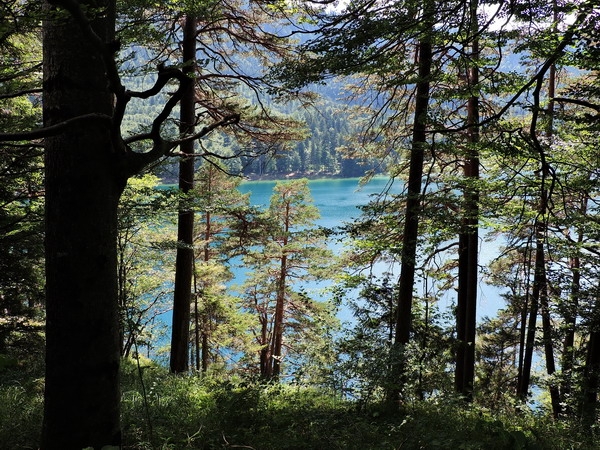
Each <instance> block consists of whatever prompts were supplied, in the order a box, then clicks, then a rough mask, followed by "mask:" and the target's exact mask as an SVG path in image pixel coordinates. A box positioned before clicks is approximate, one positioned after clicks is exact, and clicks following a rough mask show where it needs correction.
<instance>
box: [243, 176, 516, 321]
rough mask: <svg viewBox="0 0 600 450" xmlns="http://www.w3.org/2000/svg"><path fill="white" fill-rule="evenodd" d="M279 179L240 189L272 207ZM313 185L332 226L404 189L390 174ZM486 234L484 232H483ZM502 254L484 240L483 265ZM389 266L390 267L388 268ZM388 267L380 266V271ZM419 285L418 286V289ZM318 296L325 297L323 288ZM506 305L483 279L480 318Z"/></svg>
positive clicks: (324, 220) (344, 314)
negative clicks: (385, 193) (387, 192)
mask: <svg viewBox="0 0 600 450" xmlns="http://www.w3.org/2000/svg"><path fill="white" fill-rule="evenodd" d="M275 183H276V182H275V181H247V182H244V183H242V184H241V186H240V191H241V192H243V193H248V192H249V193H250V202H251V203H252V204H253V205H257V206H265V207H266V206H268V205H269V200H270V197H271V195H272V193H273V187H274V186H275ZM309 187H310V190H311V194H312V197H313V200H314V204H315V206H316V207H317V208H318V209H319V212H320V213H321V218H320V219H319V220H317V221H316V224H317V225H321V226H324V227H328V228H335V227H337V226H340V225H343V223H344V222H351V221H352V220H353V219H354V218H357V217H358V216H359V215H360V210H359V209H358V207H359V206H360V205H365V204H367V203H368V202H369V200H370V199H371V198H372V196H373V195H376V194H379V193H380V192H383V191H384V190H385V189H390V190H391V192H396V193H398V192H400V190H401V186H400V185H399V184H398V183H396V184H394V185H391V186H390V182H389V179H388V178H386V177H375V178H373V179H372V180H371V181H370V182H369V183H367V184H365V185H361V184H360V179H359V178H340V179H321V180H310V181H309ZM482 234H483V233H482ZM330 245H331V248H332V249H334V250H338V249H339V248H340V246H339V244H336V243H335V242H332V243H331V244H330ZM497 254H498V245H497V244H496V243H494V242H485V241H484V240H481V247H480V265H484V264H487V263H488V262H489V261H491V259H492V258H493V257H495V256H496V255H497ZM385 269H387V267H385ZM383 270H384V267H383V266H380V271H383ZM243 273H244V270H243V269H238V270H237V271H236V283H237V282H239V281H240V280H241V279H242V278H243ZM302 287H303V288H305V290H307V291H313V292H315V290H316V289H317V288H319V289H320V288H322V287H323V285H322V284H321V285H315V284H314V283H312V284H311V283H307V285H306V286H302ZM418 289H419V288H418V287H417V290H418ZM318 295H319V296H320V297H322V296H323V293H322V292H321V290H319V293H318ZM451 296H455V292H454V291H452V292H450V293H448V294H447V295H446V296H445V298H442V299H441V306H443V305H450V304H451V303H452V302H453V300H454V298H451ZM503 306H504V301H503V300H502V299H501V297H500V290H499V289H498V288H495V287H493V286H489V285H487V284H486V283H485V282H483V280H482V281H480V284H479V296H478V308H477V311H478V314H477V315H478V317H479V318H480V319H481V318H482V317H483V316H495V315H496V312H497V311H498V309H499V308H501V307H503ZM340 318H341V319H342V320H350V319H351V317H350V314H349V312H348V311H347V310H342V311H340Z"/></svg>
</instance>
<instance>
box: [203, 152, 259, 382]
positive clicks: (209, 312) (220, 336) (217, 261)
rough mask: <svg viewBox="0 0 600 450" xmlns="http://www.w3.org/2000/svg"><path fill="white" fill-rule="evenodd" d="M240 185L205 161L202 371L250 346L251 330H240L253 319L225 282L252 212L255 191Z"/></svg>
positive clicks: (211, 163)
mask: <svg viewBox="0 0 600 450" xmlns="http://www.w3.org/2000/svg"><path fill="white" fill-rule="evenodd" d="M240 183H241V179H240V178H238V177H232V176H230V175H228V174H227V173H226V172H225V171H224V168H223V167H222V166H220V165H218V164H215V163H214V162H211V161H205V163H204V164H203V165H202V166H201V167H200V169H199V171H198V174H197V183H196V188H195V190H196V192H195V198H194V210H195V212H197V213H198V215H199V217H198V225H197V227H196V232H195V236H194V249H195V255H194V273H195V275H194V298H193V300H194V301H193V310H194V314H193V325H194V338H195V344H196V345H195V346H196V370H198V371H200V370H201V371H202V372H207V371H208V368H209V365H210V364H211V363H214V362H217V361H219V360H220V361H221V362H224V361H225V355H226V354H227V353H237V352H240V351H243V350H244V349H245V348H246V347H247V345H246V341H245V339H244V338H243V335H244V332H245V331H242V330H240V329H243V330H245V328H247V326H248V324H247V322H248V320H247V317H246V316H244V315H243V314H241V313H240V312H239V311H237V310H236V306H237V303H238V302H237V299H236V298H234V297H233V296H232V295H228V294H227V290H228V289H227V287H226V285H225V283H227V282H230V281H231V279H232V273H231V270H230V269H229V268H228V267H227V263H228V262H229V261H230V260H231V259H233V258H234V257H235V255H238V254H239V252H240V251H241V250H240V247H239V246H238V245H237V243H236V242H235V238H233V237H232V236H233V235H234V234H235V231H234V230H236V225H238V223H237V221H238V218H239V217H240V214H241V215H242V216H245V214H246V213H248V212H249V210H250V207H249V195H248V194H246V195H244V194H242V193H240V191H239V190H238V187H239V185H240ZM241 239H242V240H245V237H242V238H241ZM238 242H239V241H238ZM244 325H246V326H245V327H244Z"/></svg>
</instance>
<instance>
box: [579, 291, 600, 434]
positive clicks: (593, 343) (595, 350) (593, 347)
mask: <svg viewBox="0 0 600 450" xmlns="http://www.w3.org/2000/svg"><path fill="white" fill-rule="evenodd" d="M599 313H600V302H599V301H598V299H596V305H595V307H594V317H598V314H599ZM590 329H591V330H592V331H591V332H590V337H589V339H588V343H587V355H586V359H585V367H584V368H583V380H582V386H581V391H582V395H581V406H580V412H581V418H582V421H583V423H584V424H585V425H587V426H591V425H593V424H595V423H597V415H598V411H597V409H598V387H599V386H600V323H598V319H594V320H593V321H592V323H591V324H590Z"/></svg>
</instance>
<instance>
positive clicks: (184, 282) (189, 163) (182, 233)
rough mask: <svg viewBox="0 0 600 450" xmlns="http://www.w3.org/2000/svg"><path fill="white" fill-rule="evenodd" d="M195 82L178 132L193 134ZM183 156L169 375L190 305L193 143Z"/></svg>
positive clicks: (188, 29)
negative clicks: (190, 197)
mask: <svg viewBox="0 0 600 450" xmlns="http://www.w3.org/2000/svg"><path fill="white" fill-rule="evenodd" d="M184 21H185V23H184V25H183V38H182V39H183V41H182V54H183V57H182V59H183V64H184V69H183V70H184V73H185V74H186V75H187V76H190V78H192V79H193V77H194V73H195V71H196V19H195V17H194V16H193V15H190V14H188V15H187V16H186V17H185V19H184ZM194 85H195V83H189V85H188V87H187V90H186V92H184V93H183V96H182V98H181V107H180V113H179V120H180V124H179V132H180V133H181V134H182V135H186V134H188V135H189V134H193V133H194V128H195V121H196V102H195V99H196V92H195V89H194ZM180 150H181V152H182V153H183V155H182V158H181V161H180V163H179V191H180V193H181V195H182V197H183V198H182V200H181V201H180V204H179V215H178V219H177V257H176V260H175V287H174V292H173V320H172V322H171V359H170V368H171V372H173V373H181V372H187V370H188V368H189V360H188V355H189V352H188V348H189V341H190V302H191V291H192V278H193V277H192V275H193V272H194V249H193V239H194V211H193V210H192V209H191V208H190V205H189V201H187V199H186V198H185V197H186V195H187V194H188V193H190V192H191V190H192V189H193V188H194V166H195V163H194V158H193V154H194V142H193V141H189V142H185V143H183V144H182V145H181V146H180Z"/></svg>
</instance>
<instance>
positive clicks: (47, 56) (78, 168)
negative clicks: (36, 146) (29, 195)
mask: <svg viewBox="0 0 600 450" xmlns="http://www.w3.org/2000/svg"><path fill="white" fill-rule="evenodd" d="M91 3H93V6H94V8H102V7H106V8H107V11H109V12H108V13H107V15H106V16H104V17H98V18H96V19H95V20H93V21H92V27H93V29H94V31H95V32H96V33H97V34H98V35H99V37H100V38H101V39H103V40H104V41H105V42H109V41H111V40H112V36H113V32H114V16H113V15H112V14H111V12H112V11H113V8H112V7H113V6H114V5H113V4H112V2H107V1H99V2H98V1H96V2H91ZM45 7H47V8H48V9H50V8H51V7H50V6H48V5H47V4H46V6H45ZM43 41H44V104H43V108H44V124H45V125H46V126H50V125H53V124H56V123H60V122H62V121H64V120H67V119H69V118H73V117H76V116H79V115H84V114H91V113H97V114H102V115H105V116H110V115H111V114H112V110H113V96H112V94H111V92H110V91H109V88H108V83H107V79H106V76H105V67H104V64H103V61H102V59H101V58H99V57H98V56H97V51H96V48H95V47H94V45H92V44H91V43H90V41H89V40H88V39H87V38H86V37H85V36H84V35H83V34H82V32H81V27H80V25H79V24H77V23H75V22H74V21H73V20H72V19H71V18H70V17H69V16H64V15H57V16H55V18H53V19H49V20H47V21H45V22H44V34H43ZM45 150H46V153H45V165H46V192H45V194H46V225H45V226H46V320H47V322H46V380H45V389H44V400H45V404H44V422H43V433H42V448H43V449H45V450H50V449H61V450H62V449H81V448H86V447H93V448H98V449H99V448H102V447H103V446H109V445H112V446H120V444H121V429H120V422H119V420H120V418H119V415H120V411H119V402H120V393H119V361H120V359H119V351H120V344H119V317H118V296H117V203H118V200H119V196H120V194H121V192H122V190H123V188H124V186H125V182H126V177H124V176H120V175H119V172H118V170H117V166H116V165H115V152H114V147H113V142H112V140H111V130H110V126H109V124H108V123H107V122H106V121H103V120H101V119H99V120H98V121H94V122H91V121H89V122H86V124H85V126H83V125H74V126H73V127H71V128H69V130H68V131H67V132H65V133H62V134H60V135H58V136H53V137H48V138H47V139H45Z"/></svg>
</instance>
